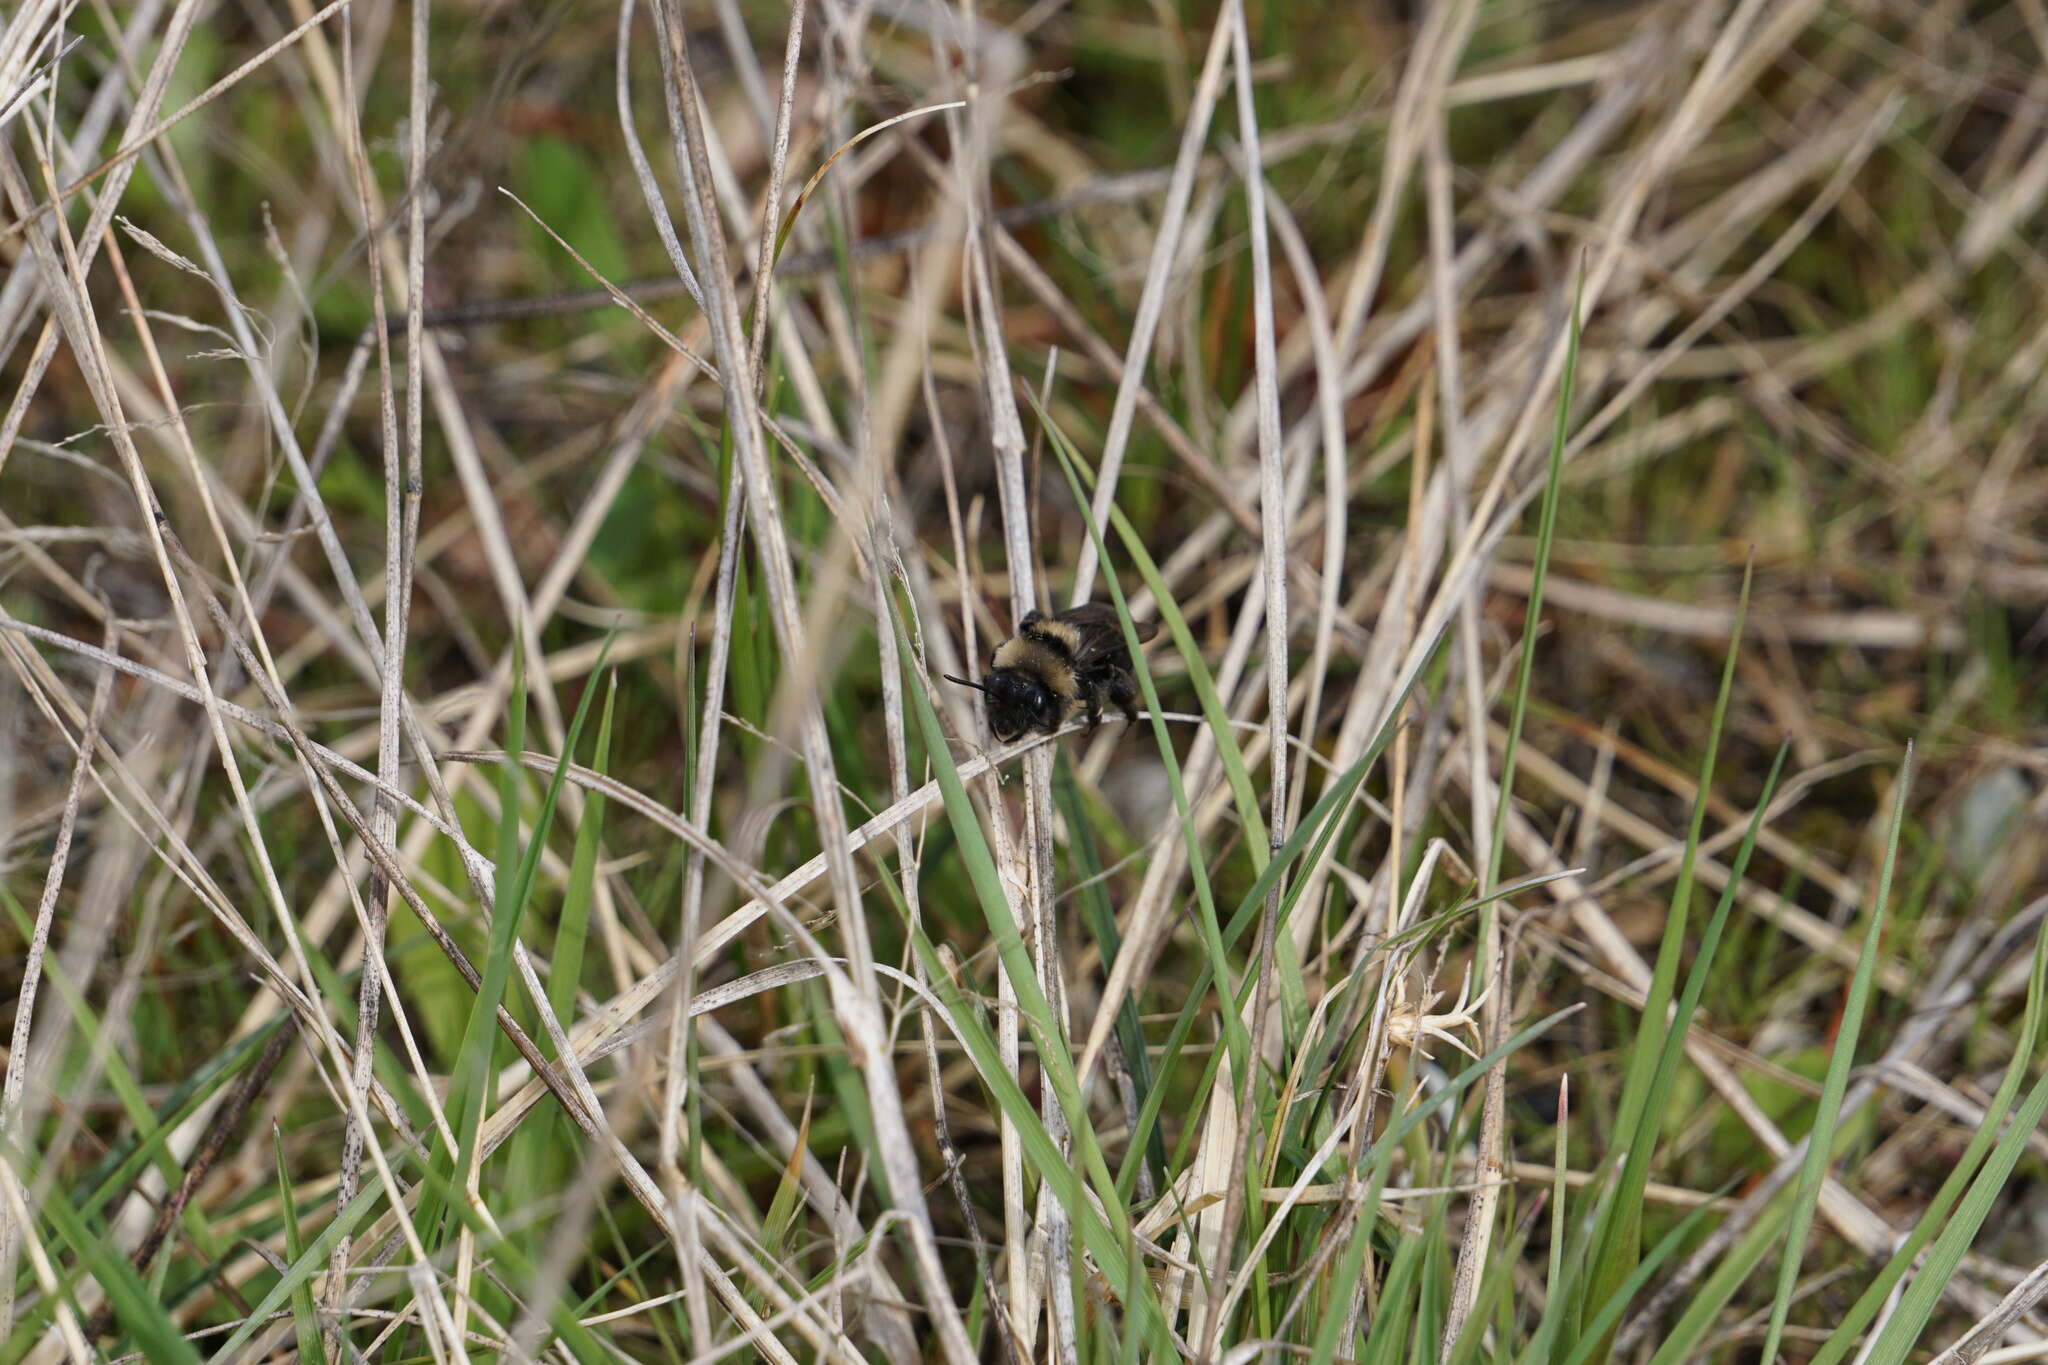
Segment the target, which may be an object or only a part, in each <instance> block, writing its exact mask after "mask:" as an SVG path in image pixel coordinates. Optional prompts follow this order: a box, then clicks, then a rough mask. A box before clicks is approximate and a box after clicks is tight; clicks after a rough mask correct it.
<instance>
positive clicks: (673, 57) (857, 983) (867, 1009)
mask: <svg viewBox="0 0 2048 1365" xmlns="http://www.w3.org/2000/svg"><path fill="white" fill-rule="evenodd" d="M655 13H656V15H657V17H658V19H659V21H660V25H661V27H662V28H663V29H664V30H665V31H664V34H663V41H662V43H661V45H660V47H661V52H662V54H663V57H664V64H665V70H666V72H667V75H668V78H669V82H670V87H671V88H670V93H671V94H672V95H673V96H674V98H673V100H672V104H673V105H676V106H680V110H679V112H680V115H681V118H680V123H681V128H680V131H681V133H682V137H681V139H680V140H679V142H678V145H677V147H676V153H677V167H678V171H679V173H680V175H681V177H682V182H683V190H684V194H683V203H684V209H685V212H686V215H687V217H688V220H689V225H690V236H691V239H692V241H693V242H694V243H695V245H696V247H697V254H698V256H699V258H700V260H701V262H702V264H703V266H704V286H705V290H706V295H707V297H706V303H707V305H709V315H710V318H711V336H712V343H713V349H714V351H715V353H716V354H717V356H718V364H719V369H720V372H721V383H722V387H723V388H724V391H725V397H726V423H727V429H728V430H729V431H730V432H731V433H732V440H733V447H734V452H735V454H736V456H737V457H738V459H737V465H738V468H739V469H740V470H741V471H742V473H743V475H744V478H743V486H744V488H745V491H746V496H747V500H748V505H749V508H750V510H751V512H752V521H753V528H754V538H755V543H756V547H757V549H758V550H759V552H760V556H761V561H762V576H763V579H764V580H765V584H766V586H767V588H768V596H769V604H770V607H771V610H772V615H773V621H774V626H775V634H776V640H777V643H778V644H779V646H780V647H781V650H782V657H783V658H784V660H786V661H789V662H791V663H792V664H793V663H794V661H796V660H798V659H801V658H804V657H805V654H804V640H803V624H802V620H801V615H800V611H799V607H798V603H797V596H796V581H795V572H794V568H793V566H792V564H791V560H790V555H789V547H788V545H787V543H786V541H785V540H784V536H783V526H782V521H781V510H780V507H779V505H778V499H777V496H776V492H775V485H774V475H773V471H772V469H771V468H770V466H769V464H768V461H767V454H766V451H765V450H764V449H763V448H762V445H761V439H760V437H761V430H760V416H759V413H758V411H757V409H756V405H755V401H754V388H753V383H752V381H751V379H750V378H749V376H748V375H747V373H746V368H745V367H746V356H745V354H744V351H743V349H742V348H743V344H744V333H743V332H742V330H741V327H740V320H739V310H738V307H737V304H736V302H735V300H734V298H733V292H732V285H731V279H730V276H729V274H728V272H727V269H726V264H725V241H724V235H723V232H722V231H721V230H720V228H719V226H718V223H717V219H716V216H715V212H714V206H713V205H712V203H711V201H710V176H709V169H708V164H707V162H706V161H705V150H704V137H705V132H704V128H703V126H702V122H701V119H700V117H699V109H698V104H697V92H696V77H695V74H694V72H693V71H692V68H691V65H690V53H689V42H688V39H687V37H686V36H685V35H684V32H683V28H682V15H681V13H680V12H679V11H678V10H677V9H676V8H675V6H674V4H673V0H662V3H660V4H658V5H657V7H656V10H655ZM792 686H793V689H794V691H795V693H796V695H798V696H800V697H801V698H802V701H801V704H800V706H799V708H798V709H799V711H800V715H801V725H802V740H803V744H802V747H803V753H804V765H805V767H806V769H807V770H808V773H809V777H810V785H811V797H812V807H813V810H814V813H815V816H816V819H817V822H818V833H819V842H820V843H821V844H822V845H823V850H822V851H823V853H824V856H825V864H826V872H827V877H828V879H829V881H830V883H831V885H832V892H833V899H834V901H835V903H836V904H837V907H838V911H839V925H840V929H841V931H842V933H843V934H844V937H845V940H846V946H847V956H848V958H849V960H850V961H849V965H850V967H851V977H852V982H851V983H849V984H850V985H852V986H853V987H854V989H852V990H835V992H834V1000H833V1003H834V1007H835V1010H836V1012H837V1014H838V1016H839V1020H840V1023H841V1026H842V1027H843V1028H845V1029H846V1032H847V1035H848V1039H849V1041H850V1042H851V1043H852V1044H853V1045H854V1046H855V1048H856V1049H858V1051H857V1052H856V1060H857V1061H858V1062H859V1063H860V1070H861V1073H862V1076H863V1079H864V1080H865V1082H866V1085H867V1091H868V1096H869V1107H870V1109H871V1110H872V1111H873V1117H874V1121H875V1123H876V1125H877V1135H876V1136H877V1141H878V1143H879V1146H880V1148H881V1150H880V1151H879V1152H878V1153H876V1155H877V1156H878V1158H879V1159H880V1161H881V1164H882V1167H883V1170H884V1171H885V1172H886V1175H887V1178H888V1186H889V1191H888V1193H889V1198H890V1201H891V1202H892V1203H893V1204H894V1205H895V1206H896V1207H897V1208H898V1209H899V1210H900V1211H901V1212H902V1213H903V1214H904V1218H905V1222H906V1224H907V1226H908V1228H909V1231H910V1239H909V1240H910V1243H911V1252H912V1260H913V1263H914V1265H915V1268H916V1271H917V1273H918V1278H919V1280H920V1281H921V1283H922V1287H923V1291H924V1294H925V1298H926V1306H927V1308H928V1310H929V1311H930V1313H931V1315H932V1317H933V1319H934V1320H935V1325H936V1327H937V1330H938V1333H939V1340H940V1343H941V1346H942V1349H943V1350H944V1351H945V1354H946V1355H947V1357H948V1358H949V1359H951V1360H953V1361H954V1362H956V1365H967V1362H968V1361H970V1360H972V1358H973V1351H972V1349H971V1347H970V1346H969V1344H968V1342H967V1339H966V1335H965V1333H964V1332H963V1331H962V1330H961V1327H960V1324H959V1321H958V1318H957V1316H956V1314H955V1310H954V1307H953V1304H952V1294H951V1291H950V1289H949V1288H948V1286H947V1283H946V1278H945V1273H944V1270H943V1268H942V1267H941V1266H940V1264H939V1260H938V1254H937V1248H936V1246H935V1244H934V1242H933V1239H932V1228H931V1221H930V1215H929V1212H928V1210H927V1209H926V1207H925V1205H924V1202H923V1197H922V1186H921V1182H920V1181H919V1179H918V1175H917V1168H916V1163H915V1159H914V1155H913V1153H914V1150H915V1149H914V1148H913V1146H912V1144H911V1139H910V1134H909V1129H908V1126H907V1124H906V1123H905V1121H904V1116H903V1110H902V1096H901V1095H900V1093H899V1092H898V1091H897V1089H896V1086H895V1076H894V1072H893V1069H892V1068H891V1067H890V1066H889V1065H888V1061H889V1052H888V1049H887V1043H886V1038H885V1035H884V1031H883V1027H882V1018H881V1011H880V1008H879V1003H878V998H877V994H876V983H875V974H874V957H873V952H872V950H871V948H870V947H869V943H868V937H867V926H866V923H865V921H864V919H863V917H862V914H861V910H860V893H859V888H858V886H857V885H856V883H855V880H854V873H853V861H852V857H851V854H850V852H849V850H848V847H847V843H846V835H847V828H846V818H845V813H844V811H843V809H842V808H841V806H840V804H839V784H838V780H837V777H836V774H835V772H834V765H833V758H832V751H831V742H830V738H829V736H828V735H827V733H826V730H825V722H824V716H823V713H822V712H821V711H820V709H819V705H818V698H817V694H816V691H815V688H814V685H813V684H812V683H811V682H810V681H809V680H793V682H792Z"/></svg>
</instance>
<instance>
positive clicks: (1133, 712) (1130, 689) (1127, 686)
mask: <svg viewBox="0 0 2048 1365" xmlns="http://www.w3.org/2000/svg"><path fill="white" fill-rule="evenodd" d="M1109 699H1110V700H1111V701H1113V702H1115V703H1116V705H1117V709H1118V710H1119V711H1122V712H1123V713H1124V723H1125V724H1127V725H1136V724H1137V723H1138V707H1137V701H1138V682H1137V679H1135V678H1133V677H1132V676H1131V675H1130V674H1129V673H1127V672H1125V671H1124V670H1123V669H1121V668H1119V669H1117V670H1116V671H1115V672H1114V673H1111V674H1110V675H1109Z"/></svg>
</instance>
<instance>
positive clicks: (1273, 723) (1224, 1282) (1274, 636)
mask: <svg viewBox="0 0 2048 1365" xmlns="http://www.w3.org/2000/svg"><path fill="white" fill-rule="evenodd" d="M1218 25H1219V27H1221V26H1224V25H1227V26H1228V27H1229V30H1230V46H1231V57H1232V61H1231V66H1232V70H1233V74H1234V84H1235V86H1236V91H1237V122H1238V135H1239V137H1240V138H1242V140H1243V158H1244V187H1245V212H1246V216H1247V218H1248V220H1249V222H1250V226H1251V249H1252V251H1251V254H1252V328H1253V333H1252V335H1253V383H1254V386H1255V388H1256V391H1257V399H1258V433H1259V509H1260V562H1261V564H1262V566H1263V569H1264V589H1265V622H1264V624H1265V632H1266V725H1267V734H1268V737H1269V738H1268V749H1267V756H1266V757H1267V762H1268V764H1269V765H1270V773H1269V776H1268V786H1267V800H1268V802H1269V805H1270V811H1271V814H1270V818H1269V820H1268V824H1267V839H1268V847H1269V848H1270V850H1271V851H1272V853H1273V854H1275V855H1277V853H1278V852H1279V850H1280V848H1281V847H1282V846H1283V845H1285V844H1286V842H1287V835H1288V830H1287V718H1288V705H1287V690H1288V689H1287V684H1288V677H1289V671H1288V657H1287V607H1288V603H1287V509H1286V493H1285V482H1286V471H1285V468H1284V467H1283V465H1282V458H1281V457H1282V452H1281V446H1280V393H1279V386H1278V382H1277V379H1276V377H1275V371H1276V369H1277V361H1276V359H1275V344H1274V340H1273V261H1272V247H1271V244H1270V242H1269V240H1268V237H1267V222H1266V179H1265V167H1264V163H1263V161H1262V160H1261V158H1260V155H1259V121H1258V105H1257V102H1256V101H1255V100H1254V99H1253V97H1252V64H1251V40H1250V38H1249V36H1248V35H1247V33H1246V31H1245V18H1244V6H1243V5H1242V4H1236V3H1233V4H1227V5H1226V6H1225V7H1224V13H1223V15H1222V16H1221V17H1219V19H1218ZM1096 491H1097V494H1098V496H1100V494H1101V492H1102V489H1101V488H1098V489H1097V490H1096ZM1285 882H1286V876H1285V873H1284V872H1283V873H1282V875H1281V876H1278V877H1275V878H1274V879H1273V882H1272V885H1271V886H1270V887H1269V888H1268V889H1267V892H1266V904H1265V909H1264V912H1263V914H1262V915H1261V917H1260V922H1259V938H1258V946H1257V948H1256V949H1255V950H1254V951H1255V955H1256V960H1257V963H1258V984H1257V986H1256V988H1255V989H1254V990H1253V992H1252V1006H1251V1021H1250V1033H1251V1039H1250V1046H1249V1047H1248V1048H1247V1050H1246V1062H1245V1067H1244V1075H1243V1076H1242V1077H1241V1078H1240V1084H1241V1085H1242V1087H1243V1088H1242V1091H1241V1092H1240V1093H1239V1094H1238V1095H1237V1097H1236V1104H1237V1111H1238V1115H1239V1120H1238V1123H1237V1124H1236V1128H1235V1133H1234V1134H1233V1150H1232V1153H1231V1157H1230V1161H1229V1165H1228V1179H1227V1182H1226V1189H1227V1193H1226V1194H1225V1196H1224V1202H1223V1219H1222V1224H1221V1228H1220V1231H1219V1236H1218V1242H1217V1260H1216V1261H1215V1263H1214V1264H1212V1265H1210V1266H1209V1267H1208V1272H1209V1296H1208V1306H1207V1309H1206V1311H1205V1312H1204V1314H1203V1323H1204V1326H1203V1329H1202V1339H1201V1344H1200V1346H1199V1349H1198V1357H1199V1358H1200V1359H1203V1360H1208V1359H1211V1358H1212V1357H1213V1355H1214V1353H1215V1351H1216V1349H1217V1347H1218V1345H1219V1344H1220V1342H1221V1341H1222V1336H1223V1331H1224V1324H1223V1305H1224V1300H1225V1298H1226V1296H1227V1295H1228V1293H1229V1289H1230V1284H1231V1280H1232V1278H1233V1277H1232V1274H1231V1267H1232V1250H1233V1247H1234V1245H1235V1242H1236V1238H1237V1228H1238V1224H1239V1222H1240V1221H1241V1220H1242V1219H1243V1217H1244V1202H1245V1186H1246V1184H1247V1182H1248V1180H1249V1178H1250V1177H1249V1167H1250V1166H1252V1165H1254V1164H1256V1163H1257V1162H1258V1154H1257V1152H1255V1151H1254V1150H1253V1144H1254V1141H1255V1134H1256V1133H1257V1132H1258V1131H1259V1128H1260V1124H1259V1121H1258V1116H1257V1114H1258V1107H1259V1099H1258V1097H1259V1095H1260V1092H1261V1090H1262V1088H1263V1087H1262V1086H1261V1084H1260V1082H1261V1080H1262V1079H1263V1076H1264V1070H1265V1052H1266V1033H1267V1028H1268V1027H1269V1024H1270V1015H1271V1013H1272V1008H1273V978H1274V974H1275V971H1276V969H1277V965H1278V964H1277V961H1276V959H1277V955H1278V951H1279V945H1278V935H1279V921H1280V905H1281V900H1282V898H1283V897H1284V896H1285V894H1286V887H1285ZM1213 1102H1214V1101H1213V1098H1212V1101H1211V1103H1212V1104H1213ZM1275 1140H1276V1141H1277V1136H1276V1138H1275Z"/></svg>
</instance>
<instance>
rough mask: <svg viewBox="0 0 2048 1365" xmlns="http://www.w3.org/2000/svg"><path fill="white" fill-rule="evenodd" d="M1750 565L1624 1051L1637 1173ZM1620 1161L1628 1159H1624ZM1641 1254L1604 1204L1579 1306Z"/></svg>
mask: <svg viewBox="0 0 2048 1365" xmlns="http://www.w3.org/2000/svg"><path fill="white" fill-rule="evenodd" d="M1752 571H1753V566H1745V568H1744V569H1743V574H1742V594H1741V596H1740V597H1739V598H1738V599H1737V601H1736V606H1735V626H1734V629H1733V631H1732V632H1731V633H1730V634H1731V638H1730V640H1729V644H1728V657H1727V659H1726V660H1725V661H1724V663H1723V665H1722V668H1721V686H1720V690H1719V692H1718V693H1717V694H1716V695H1715V697H1714V714H1713V720H1712V721H1711V722H1710V723H1709V725H1708V727H1707V745H1706V752H1705V753H1704V754H1703V755H1702V756H1701V758H1700V772H1699V777H1698V779H1697V782H1698V785H1697V787H1696V789H1695V791H1694V794H1693V803H1692V816H1691V819H1690V821H1689V822H1688V824H1687V826H1686V835H1685V849H1684V852H1683V854H1682V855H1681V856H1680V859H1679V864H1678V876H1677V879H1676V880H1675V881H1674V882H1673V884H1672V888H1671V908H1670V910H1669V911H1668V912H1667V913H1666V915H1665V919H1664V936H1663V940H1662V942H1660V943H1659V944H1658V947H1657V965H1656V967H1655V969H1654V970H1653V972H1652V974H1651V978H1650V989H1649V991H1648V992H1647V993H1646V998H1645V1000H1644V1002H1643V1013H1642V1023H1641V1025H1640V1026H1639V1028H1638V1029H1637V1032H1636V1038H1635V1042H1634V1044H1633V1046H1632V1047H1631V1048H1630V1049H1629V1059H1628V1069H1627V1071H1626V1073H1625V1075H1624V1078H1623V1081H1622V1088H1621V1101H1620V1104H1619V1106H1618V1113H1617V1118H1616V1121H1615V1129H1614V1141H1615V1144H1616V1147H1617V1150H1619V1151H1621V1152H1622V1153H1624V1154H1627V1158H1632V1159H1633V1160H1635V1161H1636V1162H1637V1163H1638V1165H1639V1166H1640V1165H1641V1163H1643V1162H1647V1161H1648V1159H1649V1153H1648V1152H1647V1151H1646V1150H1644V1149H1646V1148H1648V1147H1650V1146H1652V1145H1654V1143H1655V1142H1656V1137H1657V1131H1658V1127H1659V1125H1660V1123H1661V1122H1662V1115H1661V1114H1659V1113H1658V1112H1657V1111H1656V1110H1655V1109H1654V1108H1653V1107H1652V1106H1651V1103H1650V1100H1651V1092H1652V1090H1653V1088H1654V1085H1655V1081H1656V1076H1657V1070H1658V1064H1659V1061H1660V1059H1661V1057H1662V1055H1663V1053H1664V1050H1665V1049H1664V1043H1665V1039H1666V1038H1667V1037H1668V1036H1669V1035H1668V1030H1667V1024H1666V1020H1665V1015H1666V1013H1667V1012H1668V1011H1669V1009H1670V1007H1671V1000H1672V996H1673V994H1674V993H1675V991H1676V986H1677V981H1678V963H1679V958H1680V956H1681V954H1682V952H1683V949H1684V946H1685V934H1686V927H1687V923H1688V919H1689V913H1690V911H1691V908H1692V893H1693V884H1694V879H1693V864H1694V862H1695V861H1696V860H1697V858H1698V857H1699V846H1700V835H1701V833H1702V832H1703V830H1704V829H1705V826H1706V819H1707V805H1708V800H1709V797H1710V796H1711V794H1712V792H1713V789H1714V765H1715V761H1716V759H1717V758H1718V757H1719V755H1720V751H1721V735H1722V731H1723V729H1724V727H1725V726H1726V724H1727V720H1728V699H1729V697H1730V696H1732V695H1733V693H1734V690H1735V664H1736V660H1737V659H1738V658H1739V657H1740V655H1741V652H1742V629H1743V624H1744V622H1745V620H1746V619H1747V616H1748V612H1749V592H1750V581H1751V574H1752ZM1627 1158H1625V1159H1627ZM1641 1255H1642V1202H1641V1201H1640V1200H1639V1199H1629V1198H1620V1199H1615V1200H1613V1201H1612V1202H1610V1203H1608V1204H1606V1205H1605V1206H1604V1207H1603V1209H1602V1211H1601V1215H1600V1218H1599V1221H1598V1222H1597V1223H1596V1224H1595V1226H1594V1231H1593V1237H1592V1258H1591V1262H1590V1263H1591V1265H1592V1267H1593V1269H1592V1273H1591V1276H1590V1279H1589V1280H1588V1282H1587V1298H1586V1299H1584V1300H1579V1301H1578V1302H1579V1303H1580V1304H1581V1306H1583V1304H1584V1303H1586V1302H1590V1303H1595V1304H1597V1303H1602V1302H1605V1301H1606V1299H1607V1298H1608V1297H1609V1296H1610V1295H1612V1294H1613V1293H1614V1292H1615V1290H1617V1289H1619V1288H1620V1287H1621V1285H1622V1283H1623V1281H1625V1280H1627V1279H1628V1277H1629V1274H1630V1272H1631V1271H1632V1270H1633V1269H1634V1268H1635V1264H1636V1261H1637V1260H1638V1259H1639V1258H1640V1257H1641Z"/></svg>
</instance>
